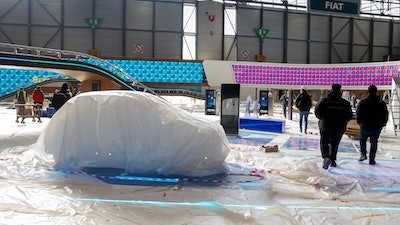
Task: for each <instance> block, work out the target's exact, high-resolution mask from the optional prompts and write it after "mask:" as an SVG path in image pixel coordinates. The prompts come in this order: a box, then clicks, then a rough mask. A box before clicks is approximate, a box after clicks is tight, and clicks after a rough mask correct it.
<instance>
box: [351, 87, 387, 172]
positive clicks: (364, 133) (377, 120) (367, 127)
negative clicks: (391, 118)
mask: <svg viewBox="0 0 400 225" xmlns="http://www.w3.org/2000/svg"><path fill="white" fill-rule="evenodd" d="M377 92H378V89H377V88H376V86H375V85H371V86H369V87H368V96H367V97H366V98H364V99H363V100H362V101H361V102H360V103H359V105H358V107H357V112H356V113H357V123H358V124H360V149H361V157H360V159H359V161H364V160H365V159H367V139H368V138H369V141H370V143H371V148H370V151H369V164H370V165H375V164H376V162H375V155H376V150H377V149H378V138H379V135H380V133H381V131H382V128H383V127H384V126H386V123H387V121H388V109H387V107H386V104H385V102H383V101H382V100H381V99H380V98H379V97H378V96H377V95H376V93H377Z"/></svg>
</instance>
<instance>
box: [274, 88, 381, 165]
mask: <svg viewBox="0 0 400 225" xmlns="http://www.w3.org/2000/svg"><path fill="white" fill-rule="evenodd" d="M377 92H378V89H377V87H376V86H375V85H370V86H369V87H368V96H367V97H366V98H364V99H363V100H361V101H360V102H359V103H358V104H357V107H356V115H355V118H356V120H357V123H358V124H359V125H360V135H359V140H360V152H361V156H360V159H359V161H364V160H366V159H368V157H367V140H368V138H369V141H370V151H369V164H370V165H375V164H376V161H375V157H376V151H377V147H378V139H379V136H380V133H381V131H382V128H383V127H384V126H386V123H387V121H388V109H387V106H386V103H385V102H384V101H382V100H381V99H380V98H379V96H377ZM280 101H281V103H282V105H283V109H284V116H285V118H286V107H287V102H288V98H287V95H286V94H284V95H283V96H282V97H281V99H280ZM295 106H296V107H297V108H298V110H299V116H300V117H299V125H300V132H303V124H304V133H307V126H308V114H309V112H310V109H311V106H312V102H311V97H310V95H309V94H308V93H307V89H306V88H304V87H302V88H301V93H300V94H299V95H298V96H297V98H296V100H295ZM353 107H354V106H353ZM314 114H315V116H316V117H317V118H318V119H319V121H318V127H319V131H320V150H321V156H322V158H323V162H322V168H324V169H328V168H329V166H331V167H336V158H337V152H338V148H339V143H340V140H341V139H342V136H343V134H344V133H345V131H346V126H347V123H348V122H349V121H350V120H351V119H353V111H352V105H351V104H350V102H349V101H347V100H345V99H344V98H343V97H342V91H341V85H340V84H333V85H332V88H331V91H330V92H329V93H328V95H327V96H326V97H323V98H322V99H321V100H320V101H319V102H318V103H317V104H316V106H315V109H314Z"/></svg>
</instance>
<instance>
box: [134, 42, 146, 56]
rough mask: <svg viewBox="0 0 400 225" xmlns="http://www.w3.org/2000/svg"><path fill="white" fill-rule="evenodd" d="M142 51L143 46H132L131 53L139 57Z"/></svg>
mask: <svg viewBox="0 0 400 225" xmlns="http://www.w3.org/2000/svg"><path fill="white" fill-rule="evenodd" d="M143 50H144V47H143V44H134V45H133V52H134V53H135V54H138V55H141V54H143Z"/></svg>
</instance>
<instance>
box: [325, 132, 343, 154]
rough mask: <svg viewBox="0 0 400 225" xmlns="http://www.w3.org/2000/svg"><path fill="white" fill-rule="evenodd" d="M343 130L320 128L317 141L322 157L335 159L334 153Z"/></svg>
mask: <svg viewBox="0 0 400 225" xmlns="http://www.w3.org/2000/svg"><path fill="white" fill-rule="evenodd" d="M343 133H344V132H343V131H322V130H320V134H321V138H320V141H319V145H320V149H321V156H322V158H329V159H331V160H336V155H337V152H338V148H339V143H340V140H341V139H342V136H343Z"/></svg>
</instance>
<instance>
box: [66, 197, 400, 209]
mask: <svg viewBox="0 0 400 225" xmlns="http://www.w3.org/2000/svg"><path fill="white" fill-rule="evenodd" d="M68 199H69V200H71V201H83V202H96V203H126V204H134V205H152V206H157V207H171V206H189V207H201V208H207V209H212V210H221V209H222V208H249V209H261V210H267V209H270V208H274V207H276V206H275V205H238V204H223V203H219V202H216V201H204V202H163V201H145V200H115V199H100V198H71V197H68ZM285 207H286V208H289V209H311V210H315V209H325V210H335V211H337V210H359V211H361V210H365V211H400V207H384V206H380V207H359V206H354V207H353V206H308V205H289V206H285Z"/></svg>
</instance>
